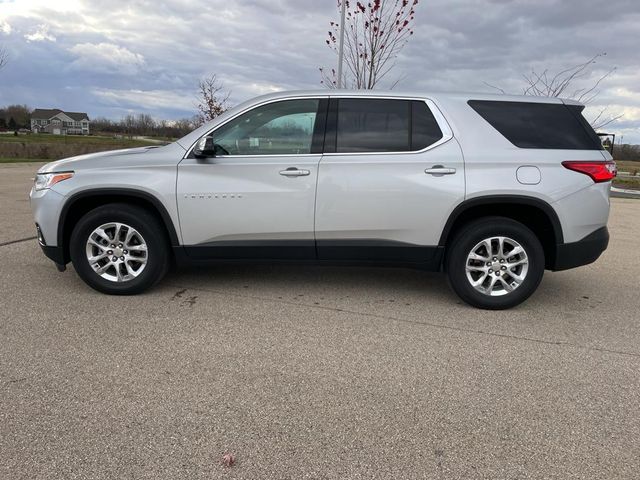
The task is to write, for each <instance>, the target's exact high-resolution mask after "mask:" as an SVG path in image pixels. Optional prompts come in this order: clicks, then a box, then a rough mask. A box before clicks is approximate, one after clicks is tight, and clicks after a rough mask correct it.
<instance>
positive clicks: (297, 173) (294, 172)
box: [280, 167, 311, 177]
mask: <svg viewBox="0 0 640 480" xmlns="http://www.w3.org/2000/svg"><path fill="white" fill-rule="evenodd" d="M310 173H311V172H310V171H309V170H303V169H299V168H296V167H289V168H287V169H286V170H280V175H282V176H284V177H306V176H307V175H309V174H310Z"/></svg>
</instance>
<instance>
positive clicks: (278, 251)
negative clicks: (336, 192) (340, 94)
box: [177, 98, 327, 259]
mask: <svg viewBox="0 0 640 480" xmlns="http://www.w3.org/2000/svg"><path fill="white" fill-rule="evenodd" d="M326 103H327V100H326V99H325V100H323V99H319V98H302V99H291V100H279V101H276V102H271V103H267V104H263V105H260V106H257V107H254V108H252V109H251V110H249V111H247V112H245V113H243V114H241V115H239V116H237V117H235V118H233V119H231V120H230V121H228V122H227V123H225V124H223V125H221V126H219V127H217V128H216V130H215V131H213V132H212V136H213V140H214V143H215V144H216V148H217V150H218V151H219V152H220V153H219V154H216V156H215V157H212V158H205V159H198V158H185V159H184V160H183V161H182V162H181V163H180V165H179V167H178V182H177V200H178V211H179V215H180V228H181V229H182V237H183V242H184V245H185V248H186V251H187V254H188V255H190V256H192V257H197V258H212V259H215V258H225V259H251V258H262V259H286V258H291V259H305V258H309V259H313V258H315V243H314V232H313V219H314V208H315V194H316V181H317V175H318V163H319V161H320V157H321V153H320V152H321V149H322V132H323V131H324V111H323V109H326ZM319 111H320V112H322V113H321V114H320V115H319V114H318V112H319ZM314 132H315V135H314ZM192 156H193V155H189V157H192Z"/></svg>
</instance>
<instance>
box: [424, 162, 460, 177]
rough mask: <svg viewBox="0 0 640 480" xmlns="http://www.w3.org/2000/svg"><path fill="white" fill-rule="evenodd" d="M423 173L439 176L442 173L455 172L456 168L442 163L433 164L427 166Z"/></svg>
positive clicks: (450, 173)
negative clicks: (429, 166)
mask: <svg viewBox="0 0 640 480" xmlns="http://www.w3.org/2000/svg"><path fill="white" fill-rule="evenodd" d="M424 173H427V174H429V175H433V176H434V177H441V176H442V175H453V174H454V173H456V169H455V168H448V167H445V166H443V165H434V166H433V167H431V168H427V169H426V170H425V171H424Z"/></svg>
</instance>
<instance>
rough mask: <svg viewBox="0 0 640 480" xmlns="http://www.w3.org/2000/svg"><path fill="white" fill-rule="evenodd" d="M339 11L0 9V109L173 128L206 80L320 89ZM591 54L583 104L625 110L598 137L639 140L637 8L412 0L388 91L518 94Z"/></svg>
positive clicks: (92, 4)
mask: <svg viewBox="0 0 640 480" xmlns="http://www.w3.org/2000/svg"><path fill="white" fill-rule="evenodd" d="M387 1H391V0H387ZM337 15H338V13H337V9H336V2H335V0H246V1H245V0H237V1H229V0H166V1H163V0H127V1H111V0H0V45H4V47H5V48H6V50H7V51H8V53H9V55H10V59H9V63H8V65H7V66H6V67H5V68H4V69H3V70H1V71H0V105H6V104H10V103H26V104H27V105H29V106H31V107H40V108H53V107H59V108H62V109H66V110H72V111H86V112H88V113H89V115H90V116H92V117H96V116H107V117H110V118H114V119H118V118H120V117H121V116H122V115H124V114H126V113H128V112H135V113H137V112H145V113H150V114H151V115H153V116H154V117H156V118H158V119H160V118H166V119H175V118H181V117H187V116H191V115H193V114H194V113H195V107H194V105H195V103H196V85H197V82H198V79H199V78H200V77H201V76H203V75H206V74H208V73H217V74H218V77H219V78H220V79H221V80H222V81H223V82H224V84H225V86H226V87H227V88H228V89H229V90H231V91H232V100H233V102H240V101H242V100H245V99H247V98H249V97H251V96H255V95H258V94H262V93H267V92H271V91H275V90H281V89H300V88H320V83H319V82H320V76H319V72H318V67H319V66H322V65H324V66H327V67H332V66H334V64H335V55H334V54H333V52H332V51H331V50H329V48H328V47H327V46H326V44H325V38H326V33H327V30H328V27H329V22H330V21H331V20H337ZM600 52H606V53H607V55H606V57H603V58H601V59H600V60H599V61H598V63H597V64H596V65H595V66H594V68H593V69H592V71H591V79H587V83H589V81H595V80H596V79H597V78H598V77H599V76H600V75H601V74H602V73H604V72H606V71H607V70H609V69H610V68H613V67H617V70H616V71H615V73H614V74H613V75H611V77H609V78H608V79H607V80H606V81H605V82H604V83H603V84H602V88H601V94H600V96H599V97H598V98H597V100H596V101H595V102H594V104H593V105H592V106H591V107H590V108H591V109H592V111H593V110H595V109H597V108H599V107H600V106H606V105H609V108H610V111H611V112H612V113H615V114H618V113H624V117H623V118H622V119H620V120H618V121H616V122H615V123H614V124H611V125H610V126H608V127H607V130H609V131H613V132H616V133H618V134H623V135H624V141H625V143H626V142H627V141H628V142H631V143H640V0H609V1H608V2H602V1H601V0H598V1H596V0H514V1H507V0H421V1H420V3H419V4H418V6H417V12H416V23H415V34H414V36H413V37H412V38H411V41H410V43H409V44H408V45H407V47H406V48H405V49H404V51H403V52H402V54H401V56H400V58H399V59H398V63H397V67H396V71H395V72H394V74H395V75H396V77H400V76H401V77H403V78H404V80H403V81H402V82H401V83H400V84H399V86H398V87H396V88H397V89H398V90H400V89H402V90H416V89H419V90H424V91H460V90H462V91H484V92H487V91H490V90H491V89H490V88H489V87H487V86H486V85H484V83H483V81H486V82H488V83H491V84H495V85H499V86H501V87H502V88H504V89H505V90H507V91H509V92H510V93H520V91H521V88H522V80H521V74H522V73H527V72H529V71H530V70H531V69H532V68H535V69H536V70H543V69H545V68H548V69H549V70H550V71H557V70H559V69H562V68H563V67H567V66H571V65H574V64H577V63H581V62H583V61H586V60H587V59H588V58H589V57H591V56H593V55H596V54H597V53H600Z"/></svg>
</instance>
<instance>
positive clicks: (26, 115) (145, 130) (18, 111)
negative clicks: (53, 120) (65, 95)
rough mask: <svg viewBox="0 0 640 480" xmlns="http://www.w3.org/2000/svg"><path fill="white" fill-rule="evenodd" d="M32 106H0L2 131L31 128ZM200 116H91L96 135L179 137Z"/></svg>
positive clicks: (192, 126) (199, 120) (198, 122)
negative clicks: (112, 118)
mask: <svg viewBox="0 0 640 480" xmlns="http://www.w3.org/2000/svg"><path fill="white" fill-rule="evenodd" d="M32 112H33V109H31V108H29V107H28V106H27V105H9V106H7V107H2V108H0V130H19V129H21V128H27V129H30V128H31V113H32ZM201 123H202V120H201V118H200V116H199V115H196V116H194V117H192V118H183V119H181V120H175V121H170V120H155V119H154V118H153V117H152V116H151V115H149V114H147V113H139V114H137V115H133V114H128V115H125V116H124V117H122V118H121V119H120V120H111V119H108V118H104V117H97V118H93V119H91V133H92V134H95V135H100V134H106V135H124V136H151V137H158V136H160V137H169V138H177V137H181V136H183V135H186V134H187V133H189V132H190V131H192V130H193V129H195V128H197V127H198V126H200V125H201Z"/></svg>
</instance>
